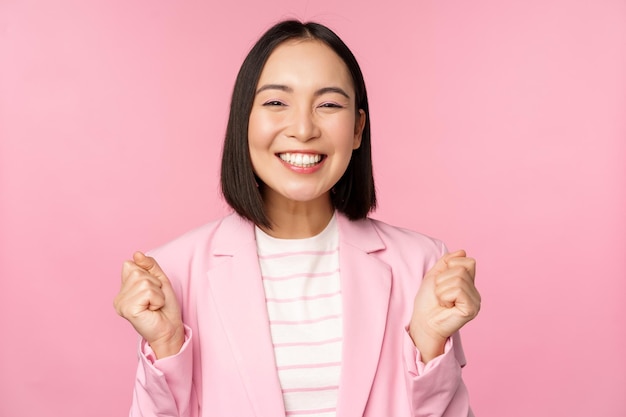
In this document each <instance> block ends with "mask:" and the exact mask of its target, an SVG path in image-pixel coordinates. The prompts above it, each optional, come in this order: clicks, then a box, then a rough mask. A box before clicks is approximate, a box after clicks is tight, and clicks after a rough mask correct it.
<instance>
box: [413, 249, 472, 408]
mask: <svg viewBox="0 0 626 417" xmlns="http://www.w3.org/2000/svg"><path fill="white" fill-rule="evenodd" d="M435 242H436V243H437V246H438V252H439V254H438V256H437V258H439V257H441V256H443V255H445V254H446V253H448V248H447V247H446V245H445V244H444V243H443V242H441V241H438V240H435ZM404 337H405V340H404V360H405V364H406V369H407V382H408V386H409V395H410V400H411V408H412V412H413V417H435V416H437V417H474V414H473V412H472V409H471V407H470V403H469V394H468V391H467V387H466V386H465V383H464V382H463V378H462V376H461V368H463V367H464V366H465V364H466V359H465V354H464V352H463V346H462V344H461V336H460V333H459V332H456V333H455V334H454V335H452V337H450V338H449V339H448V341H447V342H446V345H445V348H444V353H443V354H441V355H439V356H438V357H436V358H434V359H433V360H431V361H430V362H428V364H424V362H422V358H421V354H420V352H419V350H418V349H417V348H416V347H415V344H414V343H413V340H412V339H411V336H410V335H409V332H408V329H407V330H406V331H405V336H404Z"/></svg>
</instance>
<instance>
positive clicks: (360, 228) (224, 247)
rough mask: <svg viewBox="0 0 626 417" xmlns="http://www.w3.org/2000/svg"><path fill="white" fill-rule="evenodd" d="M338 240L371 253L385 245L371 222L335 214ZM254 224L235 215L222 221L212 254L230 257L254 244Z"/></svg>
mask: <svg viewBox="0 0 626 417" xmlns="http://www.w3.org/2000/svg"><path fill="white" fill-rule="evenodd" d="M336 216H337V221H338V226H339V238H340V239H341V240H342V243H343V244H346V245H350V246H352V247H354V248H356V249H358V250H360V251H362V252H365V253H372V252H377V251H379V250H383V249H385V244H384V242H383V241H382V239H381V238H380V236H379V235H378V232H377V231H376V229H375V228H374V225H373V223H372V220H370V219H364V220H356V221H353V220H350V219H348V218H347V217H346V216H344V215H343V214H341V213H339V212H336ZM254 241H255V236H254V224H253V223H252V222H250V221H249V220H246V219H244V218H242V217H241V216H239V215H238V214H236V213H231V214H229V215H228V216H226V217H224V218H223V219H222V224H221V225H220V227H219V228H218V229H217V231H216V232H215V239H214V242H215V243H214V245H215V246H214V247H215V251H214V254H215V255H217V256H232V255H234V254H235V253H236V252H237V251H238V250H239V249H241V247H242V246H244V245H245V244H247V243H249V242H254Z"/></svg>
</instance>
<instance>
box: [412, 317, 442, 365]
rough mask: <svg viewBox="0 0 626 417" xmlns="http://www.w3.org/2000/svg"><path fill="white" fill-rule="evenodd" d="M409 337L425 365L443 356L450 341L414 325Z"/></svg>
mask: <svg viewBox="0 0 626 417" xmlns="http://www.w3.org/2000/svg"><path fill="white" fill-rule="evenodd" d="M409 336H411V339H412V340H413V344H414V345H415V347H416V348H417V350H418V351H419V352H420V355H421V358H422V362H423V363H424V364H426V363H428V362H430V361H431V360H433V359H435V358H436V357H437V356H439V355H442V354H443V353H444V349H445V345H446V341H447V340H448V339H447V338H445V337H441V336H439V335H436V334H432V333H430V332H428V331H426V330H424V329H423V328H422V327H421V326H414V325H411V326H409Z"/></svg>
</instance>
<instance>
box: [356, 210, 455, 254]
mask: <svg viewBox="0 0 626 417" xmlns="http://www.w3.org/2000/svg"><path fill="white" fill-rule="evenodd" d="M367 221H369V222H370V223H371V225H372V226H373V227H374V229H376V231H377V233H378V235H379V236H380V238H381V239H382V240H383V242H385V245H386V246H388V247H396V246H398V247H402V246H405V245H410V246H411V247H413V248H415V247H419V248H421V249H423V250H424V251H426V252H435V253H437V254H442V253H443V252H444V251H445V245H444V244H443V242H442V241H441V240H439V239H436V238H434V237H431V236H428V235H425V234H423V233H419V232H416V231H414V230H410V229H406V228H403V227H398V226H393V225H390V224H388V223H385V222H383V221H381V220H376V219H371V218H368V219H367Z"/></svg>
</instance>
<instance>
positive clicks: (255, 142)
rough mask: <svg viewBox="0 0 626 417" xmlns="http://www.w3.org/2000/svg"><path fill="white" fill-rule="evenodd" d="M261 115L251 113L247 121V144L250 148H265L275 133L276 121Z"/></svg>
mask: <svg viewBox="0 0 626 417" xmlns="http://www.w3.org/2000/svg"><path fill="white" fill-rule="evenodd" d="M275 119H276V118H275V117H271V115H268V114H263V113H255V112H252V113H251V114H250V119H249V121H248V143H249V145H250V148H254V147H257V148H258V147H266V146H268V145H270V144H271V142H272V139H273V137H274V135H275V133H276V128H277V126H278V120H275Z"/></svg>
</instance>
